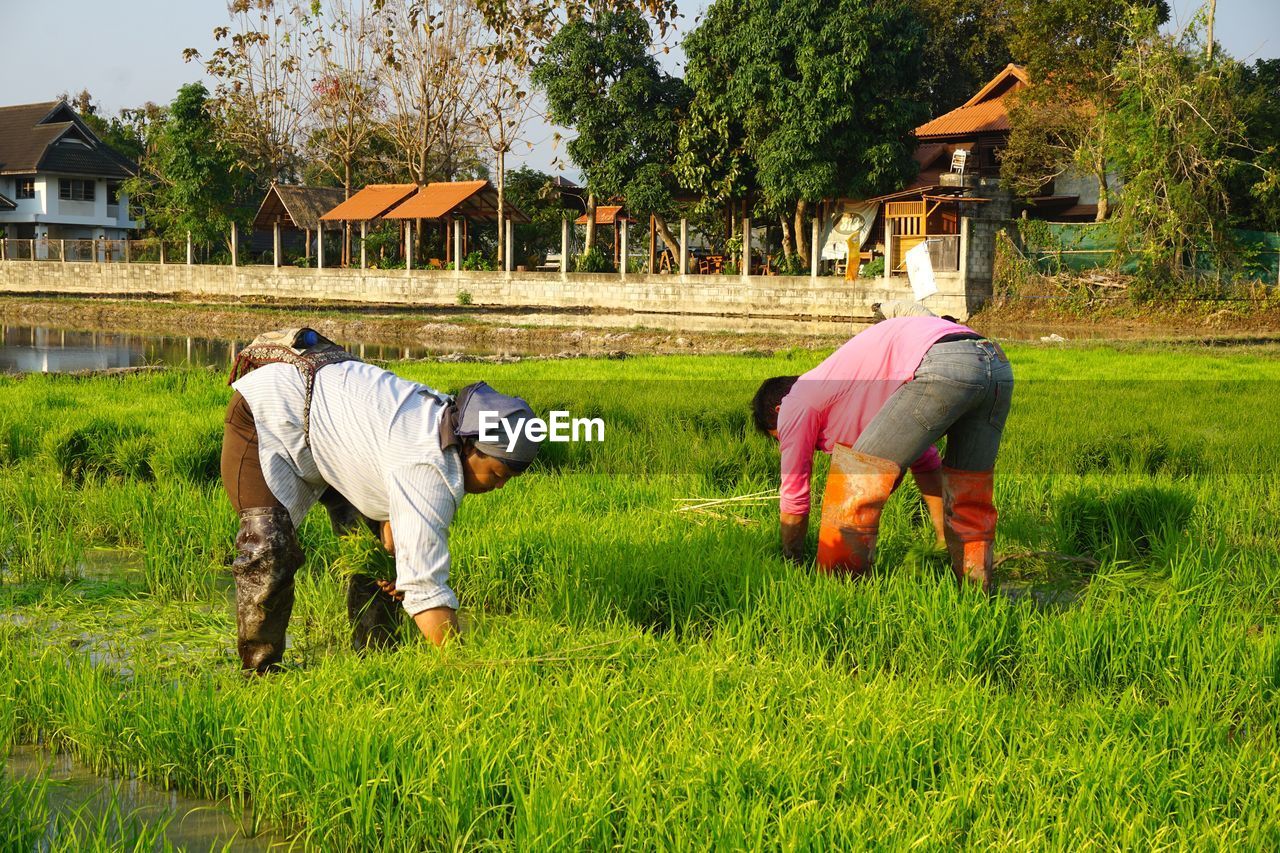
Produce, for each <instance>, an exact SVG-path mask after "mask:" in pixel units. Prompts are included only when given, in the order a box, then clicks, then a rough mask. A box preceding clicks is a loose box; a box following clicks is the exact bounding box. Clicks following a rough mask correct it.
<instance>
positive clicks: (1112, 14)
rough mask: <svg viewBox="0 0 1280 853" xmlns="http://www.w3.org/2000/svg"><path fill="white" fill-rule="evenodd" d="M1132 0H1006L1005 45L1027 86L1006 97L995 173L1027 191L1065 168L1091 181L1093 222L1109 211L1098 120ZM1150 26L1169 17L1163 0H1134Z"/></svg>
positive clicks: (1107, 104) (1109, 103) (1108, 103)
mask: <svg viewBox="0 0 1280 853" xmlns="http://www.w3.org/2000/svg"><path fill="white" fill-rule="evenodd" d="M1134 5H1135V0H1054V2H1052V3H1045V2H1042V0H1012V5H1011V9H1010V23H1011V26H1012V36H1011V39H1010V44H1011V46H1012V48H1013V52H1014V54H1015V55H1016V56H1018V57H1019V58H1021V59H1022V60H1023V61H1024V62H1025V63H1026V66H1027V71H1028V73H1029V75H1030V76H1031V81H1032V85H1031V86H1028V87H1027V88H1025V89H1023V90H1022V91H1021V92H1018V93H1016V94H1014V95H1013V96H1011V97H1010V100H1009V103H1010V108H1009V122H1010V125H1011V127H1012V130H1011V133H1010V136H1009V145H1008V147H1007V148H1006V149H1005V151H1004V154H1003V160H1002V163H1001V174H1002V176H1003V177H1004V179H1005V181H1006V182H1007V183H1009V184H1010V186H1011V187H1013V188H1014V190H1015V191H1017V192H1019V193H1020V194H1023V195H1034V194H1036V193H1038V192H1039V191H1040V189H1041V188H1042V187H1044V186H1045V185H1046V184H1047V183H1048V182H1049V181H1051V180H1053V179H1054V178H1056V177H1058V176H1060V175H1062V174H1063V173H1064V172H1066V171H1067V170H1068V169H1072V168H1075V169H1079V170H1081V171H1084V172H1085V173H1087V174H1091V175H1093V176H1094V178H1095V179H1096V180H1097V182H1098V214H1097V218H1098V221H1099V222H1101V221H1102V220H1104V219H1106V218H1107V216H1108V214H1109V212H1110V187H1109V185H1108V180H1107V170H1108V166H1107V162H1106V150H1107V144H1108V142H1107V139H1106V136H1105V129H1106V123H1105V121H1104V118H1105V116H1107V115H1108V114H1109V113H1110V112H1111V111H1112V109H1113V108H1114V106H1115V101H1114V94H1115V91H1114V88H1113V87H1112V85H1111V81H1110V79H1109V75H1110V73H1111V70H1112V68H1113V67H1114V66H1115V63H1116V62H1117V60H1118V59H1119V57H1120V55H1121V53H1122V52H1123V51H1124V50H1125V48H1126V47H1127V46H1129V45H1130V44H1132V42H1133V39H1134V38H1135V36H1136V34H1135V33H1133V31H1132V30H1131V27H1130V26H1129V24H1128V23H1127V16H1128V15H1129V12H1130V9H1131V8H1133V6H1134ZM1137 5H1138V6H1140V7H1143V8H1147V9H1150V10H1152V12H1153V14H1152V15H1151V16H1150V17H1149V18H1148V19H1147V20H1148V21H1149V22H1150V24H1149V25H1150V27H1151V29H1152V30H1153V31H1154V29H1155V28H1156V27H1157V26H1159V25H1160V24H1163V23H1164V22H1165V21H1167V20H1168V18H1169V5H1168V3H1167V2H1165V0H1137Z"/></svg>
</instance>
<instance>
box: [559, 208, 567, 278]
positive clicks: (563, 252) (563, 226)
mask: <svg viewBox="0 0 1280 853" xmlns="http://www.w3.org/2000/svg"><path fill="white" fill-rule="evenodd" d="M568 278H569V220H568V219H567V218H566V219H561V220H560V279H561V280H562V281H564V280H568Z"/></svg>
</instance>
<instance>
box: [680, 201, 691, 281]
mask: <svg viewBox="0 0 1280 853" xmlns="http://www.w3.org/2000/svg"><path fill="white" fill-rule="evenodd" d="M688 274H689V220H688V219H685V218H684V217H683V216H682V217H680V275H681V276H686V275H688Z"/></svg>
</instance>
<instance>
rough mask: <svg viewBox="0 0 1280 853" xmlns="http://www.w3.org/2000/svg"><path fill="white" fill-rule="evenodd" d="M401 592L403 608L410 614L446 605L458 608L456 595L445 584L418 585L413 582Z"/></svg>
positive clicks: (413, 614) (454, 608)
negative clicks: (411, 585)
mask: <svg viewBox="0 0 1280 853" xmlns="http://www.w3.org/2000/svg"><path fill="white" fill-rule="evenodd" d="M403 592H404V609H405V612H406V613H408V614H409V615H410V616H417V615H418V614H419V613H421V612H422V611H424V610H432V609H434V608H436V607H448V608H450V609H451V610H457V609H458V597H457V596H456V595H454V594H453V590H451V589H449V587H447V586H432V585H423V586H422V587H418V586H417V585H416V584H415V586H414V587H413V588H410V589H406V590H403Z"/></svg>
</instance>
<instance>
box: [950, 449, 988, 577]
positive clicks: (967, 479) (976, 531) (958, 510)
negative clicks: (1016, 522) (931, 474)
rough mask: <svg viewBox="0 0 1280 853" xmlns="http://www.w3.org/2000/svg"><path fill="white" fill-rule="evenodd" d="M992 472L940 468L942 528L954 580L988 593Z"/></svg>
mask: <svg viewBox="0 0 1280 853" xmlns="http://www.w3.org/2000/svg"><path fill="white" fill-rule="evenodd" d="M994 486H995V472H994V471H960V470H958V469H956V468H946V467H944V468H943V469H942V501H943V522H942V529H943V532H944V534H945V535H946V539H947V550H948V551H950V552H951V570H952V571H954V572H955V573H956V579H957V580H959V581H961V582H964V581H966V580H967V581H969V582H970V583H973V584H977V585H978V586H981V587H982V590H983V592H991V564H992V557H993V554H994V548H993V543H994V541H995V538H996V506H995V502H994V500H993V493H994Z"/></svg>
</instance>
